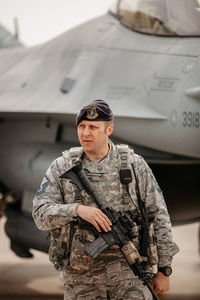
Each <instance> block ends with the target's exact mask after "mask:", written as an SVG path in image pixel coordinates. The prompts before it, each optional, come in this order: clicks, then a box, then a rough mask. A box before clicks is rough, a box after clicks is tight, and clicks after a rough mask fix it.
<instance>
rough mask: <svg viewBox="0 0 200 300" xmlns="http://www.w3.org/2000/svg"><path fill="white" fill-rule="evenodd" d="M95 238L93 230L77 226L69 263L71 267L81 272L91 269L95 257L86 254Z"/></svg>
mask: <svg viewBox="0 0 200 300" xmlns="http://www.w3.org/2000/svg"><path fill="white" fill-rule="evenodd" d="M94 240H95V237H94V235H93V234H92V232H90V231H88V230H86V229H83V228H80V227H78V228H76V229H75V232H74V235H73V239H72V244H71V251H70V258H69V265H70V268H71V269H73V270H76V271H79V272H84V271H90V270H91V269H92V267H93V259H92V258H91V257H90V256H89V255H87V254H86V249H87V247H88V246H89V245H90V243H91V242H93V241H94Z"/></svg>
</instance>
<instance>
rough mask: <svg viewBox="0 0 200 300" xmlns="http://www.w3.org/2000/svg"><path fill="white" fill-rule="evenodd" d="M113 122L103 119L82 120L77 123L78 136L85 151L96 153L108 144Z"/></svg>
mask: <svg viewBox="0 0 200 300" xmlns="http://www.w3.org/2000/svg"><path fill="white" fill-rule="evenodd" d="M112 131H113V124H109V125H108V124H107V123H106V122H104V121H86V120H83V121H81V122H80V123H79V125H78V138H79V141H80V144H81V146H82V147H83V149H84V152H85V153H87V152H88V153H93V154H97V153H99V152H101V149H104V147H105V146H107V144H108V136H109V135H110V134H111V133H112Z"/></svg>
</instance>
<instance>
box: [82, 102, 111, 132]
mask: <svg viewBox="0 0 200 300" xmlns="http://www.w3.org/2000/svg"><path fill="white" fill-rule="evenodd" d="M83 120H87V121H111V120H113V113H112V110H111V109H110V107H109V105H108V104H107V103H106V102H105V101H103V100H94V101H92V102H90V103H89V104H88V105H86V106H84V107H83V108H82V109H81V110H80V112H79V113H78V115H77V117H76V126H78V124H79V123H80V122H81V121H83Z"/></svg>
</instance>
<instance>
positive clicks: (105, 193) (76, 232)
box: [33, 143, 178, 299]
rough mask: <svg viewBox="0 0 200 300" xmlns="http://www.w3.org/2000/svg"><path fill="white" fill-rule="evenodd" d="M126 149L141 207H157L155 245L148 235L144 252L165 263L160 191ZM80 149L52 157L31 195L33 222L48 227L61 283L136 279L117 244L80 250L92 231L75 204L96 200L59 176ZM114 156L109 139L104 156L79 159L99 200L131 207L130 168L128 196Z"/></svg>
mask: <svg viewBox="0 0 200 300" xmlns="http://www.w3.org/2000/svg"><path fill="white" fill-rule="evenodd" d="M127 149H128V152H127V153H128V168H131V163H133V164H134V167H135V171H136V174H137V177H138V181H139V188H140V193H141V197H142V200H143V201H144V202H145V206H146V209H147V212H148V210H149V211H151V210H152V207H155V208H157V209H158V211H157V212H156V213H155V220H154V222H153V226H154V231H155V235H156V238H157V249H156V248H155V245H154V244H153V242H152V241H153V239H152V238H150V247H149V249H148V253H152V254H151V258H150V260H151V262H152V263H153V264H155V263H157V259H158V265H159V266H170V265H171V262H172V257H173V255H174V254H176V253H177V252H178V247H177V245H176V244H175V243H174V242H173V239H172V231H171V223H170V219H169V215H168V212H167V208H166V204H165V201H164V198H163V195H162V191H161V190H160V188H159V186H158V184H157V182H156V180H155V178H154V176H153V174H152V172H151V170H150V168H149V167H148V165H147V164H146V162H145V161H144V159H143V158H142V157H141V156H139V155H137V154H134V152H133V150H132V149H130V148H127ZM82 151H83V150H82V148H75V149H74V148H72V149H70V150H69V151H65V152H64V153H63V156H61V157H59V158H58V159H56V160H55V161H54V162H53V163H52V165H51V166H50V168H49V169H48V170H47V173H46V175H45V177H44V179H43V182H42V184H41V187H40V189H39V190H38V192H37V194H36V196H35V198H34V201H33V218H34V220H35V222H36V225H37V226H38V228H39V229H41V230H50V232H51V236H52V237H51V239H52V242H51V247H50V260H51V261H52V262H53V263H54V265H55V267H56V268H57V269H59V270H61V271H62V272H61V277H62V278H63V280H64V282H65V284H66V286H67V284H72V283H77V284H84V283H86V284H91V285H92V284H94V283H95V284H96V283H98V284H102V283H115V282H118V281H123V280H127V279H130V280H131V279H133V278H134V280H136V278H135V276H134V274H133V273H132V271H131V270H130V268H129V266H128V264H127V262H126V261H125V259H124V257H123V255H122V254H121V251H120V249H119V248H118V247H116V246H113V247H111V248H110V249H109V250H104V251H103V252H102V253H101V254H100V255H99V256H98V257H97V258H96V259H95V260H93V259H91V258H90V257H89V256H87V255H86V254H85V249H86V248H87V246H88V245H89V243H91V242H92V241H93V240H94V236H93V234H92V233H91V232H89V231H87V230H84V229H81V228H79V227H78V226H77V225H76V217H77V215H76V207H77V206H78V205H79V204H80V203H82V204H84V205H89V206H96V204H95V203H94V202H93V201H92V200H91V199H90V197H89V196H88V194H87V192H85V191H83V192H81V193H80V192H79V191H77V188H76V186H74V185H73V184H71V183H70V182H69V180H68V179H60V178H59V177H60V176H61V175H62V174H63V173H65V172H66V171H67V170H69V169H71V167H72V166H73V165H74V163H75V162H76V160H77V159H78V158H80V156H81V154H82ZM119 160H120V159H119V149H117V147H116V146H115V145H113V144H112V143H111V149H110V151H109V153H108V155H107V157H106V158H104V159H103V160H101V161H90V160H89V159H88V158H87V157H86V156H84V158H83V163H82V165H83V169H84V170H85V173H86V175H87V176H88V178H89V180H90V182H91V185H92V187H93V189H94V191H95V192H96V194H97V195H98V196H99V197H100V199H101V200H102V202H103V203H104V204H105V206H108V207H112V208H113V209H115V210H117V211H125V210H134V209H135V208H136V207H138V202H137V193H136V182H135V178H134V174H133V172H132V178H133V180H132V183H130V184H129V193H130V195H131V198H132V199H130V197H129V196H127V195H128V194H125V189H124V185H122V184H121V183H120V178H119V170H120V162H119ZM155 211H156V210H155ZM151 234H153V229H152V232H151ZM133 243H134V245H135V246H136V247H137V248H138V247H139V243H138V238H136V239H134V240H133ZM156 250H157V251H156ZM157 253H158V257H157ZM142 287H143V289H146V288H144V286H142ZM69 299H70V298H69ZM72 299H73V298H72ZM80 299H82V298H80ZM91 299H92V298H91ZM102 299H104V298H102ZM116 299H117V298H116ZM123 299H129V298H123ZM132 299H134V298H132ZM137 299H140V298H137ZM145 299H148V298H145ZM150 299H151V298H150Z"/></svg>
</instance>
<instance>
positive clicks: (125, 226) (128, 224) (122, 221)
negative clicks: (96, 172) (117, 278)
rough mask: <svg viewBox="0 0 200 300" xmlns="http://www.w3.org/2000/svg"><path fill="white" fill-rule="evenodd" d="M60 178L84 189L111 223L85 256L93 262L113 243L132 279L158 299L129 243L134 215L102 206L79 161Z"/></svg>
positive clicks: (86, 225) (132, 232) (133, 234)
mask: <svg viewBox="0 0 200 300" xmlns="http://www.w3.org/2000/svg"><path fill="white" fill-rule="evenodd" d="M60 178H67V179H70V181H71V183H73V184H75V185H76V186H77V187H78V188H79V189H80V191H81V190H83V189H85V190H86V191H87V193H88V194H89V195H90V197H91V199H92V200H93V201H94V202H95V203H96V204H97V206H98V208H99V209H100V210H101V211H102V212H103V213H104V214H105V215H107V217H108V218H109V219H110V221H111V222H112V227H111V231H108V232H104V233H98V234H99V237H98V238H97V239H96V240H95V241H94V242H92V243H91V244H90V245H89V247H88V248H87V249H86V253H87V254H88V255H90V256H91V257H92V258H93V259H95V258H96V257H97V256H98V255H99V254H100V253H101V252H102V251H103V250H105V249H106V248H108V247H110V246H112V245H114V244H117V245H118V246H119V247H120V250H121V251H122V254H123V255H124V257H125V259H126V261H127V262H128V264H129V266H130V268H131V270H132V271H133V273H134V274H135V276H138V277H139V278H140V279H141V280H142V281H143V284H144V285H146V286H147V288H148V289H149V291H150V292H151V294H152V296H153V299H154V300H159V298H158V297H157V295H156V294H155V292H154V291H153V289H152V287H151V285H150V280H151V279H152V278H150V277H149V275H148V274H147V272H145V264H144V262H143V260H142V257H141V256H140V254H139V252H138V250H137V248H136V247H135V245H134V244H133V242H132V239H133V238H134V237H136V234H135V227H136V226H137V225H136V222H133V220H132V219H135V220H136V218H135V217H136V215H135V213H134V212H131V211H126V212H124V213H122V212H115V211H114V210H113V209H112V208H110V207H104V205H103V203H102V202H101V200H100V199H99V197H98V196H97V195H96V194H95V192H94V190H93V188H92V186H91V183H90V181H89V179H88V178H87V176H86V175H85V173H84V171H83V169H82V164H81V163H80V162H78V163H77V164H76V165H75V166H74V167H73V168H72V169H70V170H69V171H67V172H65V173H64V174H63V175H62V176H60ZM138 219H139V217H138ZM78 222H79V224H80V226H82V227H85V228H88V226H89V227H91V226H92V227H94V226H93V225H91V224H90V223H89V222H87V221H85V220H83V219H81V218H80V217H78ZM88 224H89V225H88Z"/></svg>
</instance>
